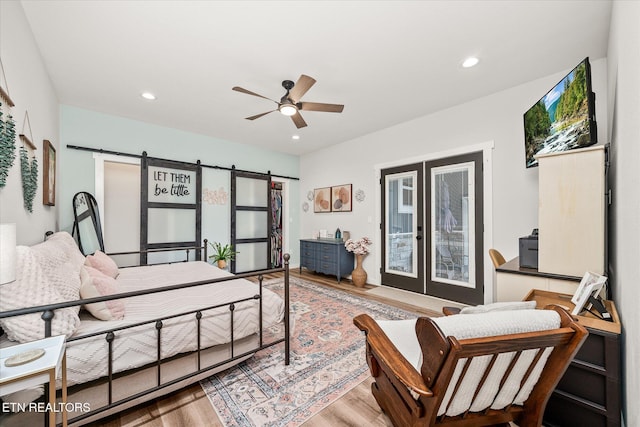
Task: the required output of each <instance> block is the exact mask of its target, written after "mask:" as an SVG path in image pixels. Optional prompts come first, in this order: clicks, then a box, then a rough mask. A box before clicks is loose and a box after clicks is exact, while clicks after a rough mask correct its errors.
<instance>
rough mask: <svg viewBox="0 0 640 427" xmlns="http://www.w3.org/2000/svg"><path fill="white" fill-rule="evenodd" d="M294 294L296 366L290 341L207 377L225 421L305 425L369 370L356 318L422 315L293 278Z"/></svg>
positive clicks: (278, 288)
mask: <svg viewBox="0 0 640 427" xmlns="http://www.w3.org/2000/svg"><path fill="white" fill-rule="evenodd" d="M276 280H277V281H276V282H271V283H268V284H267V286H268V287H269V288H270V289H272V290H274V291H276V292H278V293H281V292H282V288H283V284H282V279H276ZM290 292H291V310H292V325H293V330H292V334H291V363H290V365H289V366H285V364H284V351H283V349H284V344H279V345H277V346H274V347H270V348H268V349H265V350H262V351H260V352H258V353H256V354H255V355H254V356H253V357H252V358H251V359H249V360H247V361H245V362H242V363H241V364H239V365H237V366H236V367H234V368H231V369H229V370H227V371H223V372H221V373H219V374H216V375H214V376H212V377H210V378H207V379H206V380H203V381H201V382H200V384H201V385H202V388H203V389H204V391H205V392H206V394H207V396H208V397H209V400H210V401H211V404H212V405H213V407H214V408H215V410H216V412H217V413H218V416H219V417H220V420H221V421H222V423H223V424H224V425H225V426H256V427H257V426H272V427H276V426H298V425H300V424H302V423H303V422H305V421H306V420H308V419H309V418H311V417H312V416H313V415H315V414H316V413H318V412H319V411H321V410H322V409H324V408H325V407H326V406H328V405H329V404H331V403H333V402H334V401H336V400H337V399H339V398H340V397H341V396H343V395H344V394H345V393H347V392H348V391H350V390H351V389H353V388H354V387H355V386H357V385H358V384H360V383H361V382H362V381H364V380H365V379H366V378H367V377H368V376H369V375H370V374H369V371H368V367H367V364H366V361H365V341H364V335H363V333H362V332H361V331H360V330H358V328H356V327H355V325H354V324H353V318H354V317H355V316H357V315H358V314H361V313H367V314H369V315H370V316H372V317H373V318H375V319H407V318H412V317H416V316H417V314H416V313H411V312H408V311H405V310H401V309H398V308H395V307H392V306H389V305H385V304H382V303H379V302H376V301H371V300H369V299H366V298H361V297H359V296H355V295H351V294H348V293H345V292H342V291H339V290H334V289H330V288H328V287H324V286H319V285H315V284H313V283H311V282H308V281H306V280H303V279H299V278H294V277H292V278H291V280H290ZM272 332H277V331H272ZM280 336H281V335H280Z"/></svg>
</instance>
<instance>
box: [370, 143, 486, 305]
mask: <svg viewBox="0 0 640 427" xmlns="http://www.w3.org/2000/svg"><path fill="white" fill-rule="evenodd" d="M482 185H483V183H482V152H478V153H472V154H465V155H461V156H455V157H449V158H444V159H438V160H433V161H429V162H424V163H416V164H411V165H406V166H400V167H395V168H390V169H385V170H383V171H381V191H382V201H383V202H382V215H381V218H382V224H381V232H382V233H381V234H382V240H383V242H384V245H383V250H382V260H381V261H382V262H381V265H382V267H381V279H382V284H383V285H386V286H392V287H396V288H400V289H405V290H408V291H412V292H417V293H420V294H427V295H431V296H435V297H439V298H443V299H447V300H451V301H458V302H461V303H466V304H481V303H482V302H483V301H484V288H483V251H482V248H483V225H482V224H483V217H482V212H483V203H482V197H483V193H482Z"/></svg>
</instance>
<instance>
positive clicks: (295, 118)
mask: <svg viewBox="0 0 640 427" xmlns="http://www.w3.org/2000/svg"><path fill="white" fill-rule="evenodd" d="M291 120H293V123H294V124H295V125H296V127H297V128H298V129H300V128H303V127H305V126H307V122H305V121H304V119H303V118H302V116H301V115H300V112H297V113H295V114H294V115H293V116H291Z"/></svg>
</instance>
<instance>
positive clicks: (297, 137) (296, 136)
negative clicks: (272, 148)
mask: <svg viewBox="0 0 640 427" xmlns="http://www.w3.org/2000/svg"><path fill="white" fill-rule="evenodd" d="M291 139H294V140H296V141H297V140H298V139H300V135H293V136H292V137H291Z"/></svg>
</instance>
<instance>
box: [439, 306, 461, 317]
mask: <svg viewBox="0 0 640 427" xmlns="http://www.w3.org/2000/svg"><path fill="white" fill-rule="evenodd" d="M460 310H461V309H460V308H458V307H442V314H444V315H445V316H451V315H454V314H460Z"/></svg>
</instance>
